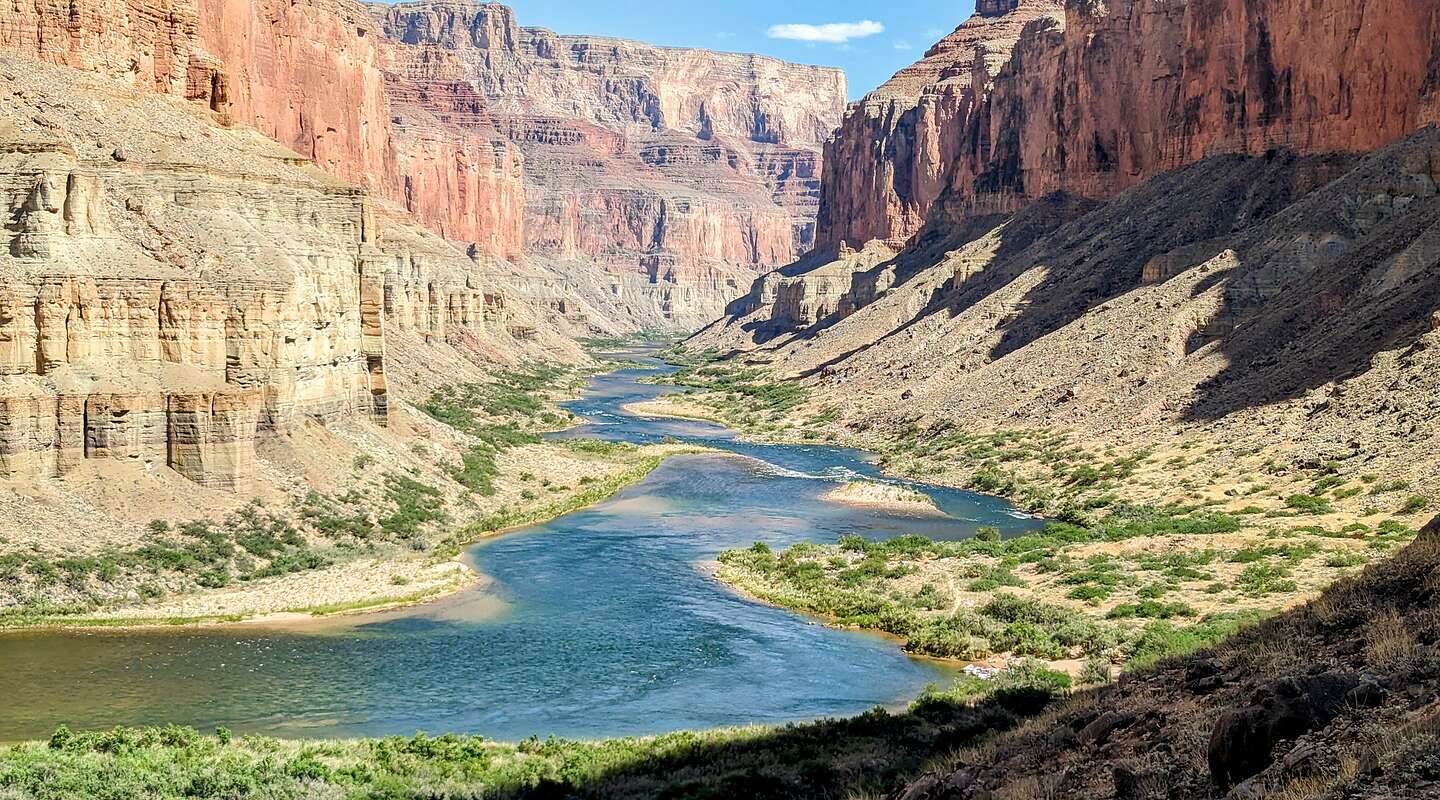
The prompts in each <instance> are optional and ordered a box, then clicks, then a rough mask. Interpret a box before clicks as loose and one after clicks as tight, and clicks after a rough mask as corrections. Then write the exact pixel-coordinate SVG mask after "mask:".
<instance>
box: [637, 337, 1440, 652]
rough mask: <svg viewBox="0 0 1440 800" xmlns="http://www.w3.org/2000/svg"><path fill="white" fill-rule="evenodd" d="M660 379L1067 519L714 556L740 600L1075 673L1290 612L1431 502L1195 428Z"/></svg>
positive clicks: (919, 644)
mask: <svg viewBox="0 0 1440 800" xmlns="http://www.w3.org/2000/svg"><path fill="white" fill-rule="evenodd" d="M682 361H683V359H682ZM671 380H672V381H673V382H675V383H677V384H679V385H681V386H688V387H690V390H689V391H688V392H687V393H685V394H682V395H677V396H676V398H675V400H674V401H672V400H671V399H669V398H661V399H659V400H657V401H655V402H653V403H651V404H649V406H648V407H647V409H646V410H647V412H648V413H651V414H656V415H660V414H664V413H665V406H666V405H667V404H668V403H670V402H679V403H683V404H684V406H683V408H684V411H683V415H684V416H693V415H696V414H698V413H699V412H696V411H695V410H694V409H695V408H703V409H705V413H707V414H709V415H710V416H712V417H713V418H714V419H716V420H718V421H721V422H723V423H725V424H728V425H733V426H738V428H739V429H740V430H742V431H743V435H744V436H745V437H746V438H748V439H752V440H756V441H765V442H774V443H789V444H803V443H807V442H815V441H824V442H826V443H831V444H839V445H847V446H853V447H857V448H861V449H867V450H869V451H871V452H876V453H879V454H880V456H881V460H880V466H881V467H882V469H883V470H884V471H885V472H886V473H887V474H890V475H894V476H896V477H903V478H910V479H913V480H921V481H925V482H928V483H934V484H938V485H945V486H952V487H955V488H963V489H969V490H973V491H978V492H982V493H986V494H992V495H997V496H1001V497H1005V498H1007V499H1010V500H1012V501H1014V502H1016V503H1017V504H1018V505H1020V506H1021V507H1022V508H1026V509H1027V510H1030V511H1032V512H1036V513H1040V514H1043V515H1046V516H1050V517H1051V518H1059V519H1061V520H1063V522H1061V523H1058V524H1054V525H1051V526H1049V527H1048V528H1046V529H1045V530H1044V531H1041V532H1039V533H1036V534H1031V535H1027V536H1022V537H1019V538H1017V539H1015V540H1007V541H1006V542H1004V543H1001V542H999V537H998V535H996V533H995V532H993V531H992V532H989V533H988V534H986V532H985V531H983V530H982V536H981V539H982V541H975V542H970V543H941V542H929V541H926V540H923V539H919V538H918V537H906V541H899V542H896V543H894V544H893V545H891V546H883V545H882V546H876V545H871V544H869V543H865V542H863V540H859V539H858V537H855V540H854V541H851V542H849V543H846V542H841V543H837V544H829V545H819V546H816V545H808V544H807V545H798V546H796V547H793V548H790V549H788V550H785V551H782V552H773V553H772V552H770V551H769V550H768V549H767V548H763V546H760V545H757V546H756V548H752V549H748V550H746V549H741V550H734V551H730V552H727V553H726V554H724V555H723V556H722V558H721V561H722V566H721V567H720V568H719V569H718V570H717V573H716V577H717V579H719V580H721V581H722V582H725V583H727V584H728V585H731V586H732V587H735V588H737V589H739V590H741V591H742V592H744V593H745V594H746V595H747V596H751V597H755V598H758V599H761V600H763V601H765V602H768V603H772V604H775V605H778V606H781V607H785V608H789V609H791V610H795V611H799V612H802V613H808V614H812V615H815V616H817V617H818V618H820V619H823V620H826V621H827V622H830V623H832V624H836V625H839V626H842V627H859V628H866V629H872V630H879V631H884V632H887V633H890V634H893V635H896V636H899V637H901V639H902V640H903V641H904V642H905V646H906V649H907V650H908V651H910V652H913V653H917V654H925V655H931V656H940V657H946V658H954V659H959V660H963V661H973V660H976V659H982V658H986V659H998V660H999V662H1000V663H1004V662H1005V661H1007V660H1010V659H1014V658H1019V657H1030V656H1035V657H1041V658H1044V659H1046V660H1048V661H1051V662H1052V663H1054V664H1057V665H1059V664H1062V663H1068V664H1069V665H1070V666H1071V667H1072V670H1071V671H1072V672H1073V671H1075V670H1074V669H1073V667H1075V665H1077V664H1078V663H1082V662H1079V661H1077V659H1095V660H1097V662H1098V661H1103V662H1105V663H1108V664H1119V663H1126V662H1129V661H1131V660H1135V659H1138V660H1140V661H1141V662H1142V663H1143V662H1144V661H1147V660H1153V659H1154V658H1155V657H1157V654H1159V655H1164V654H1169V653H1173V652H1176V651H1177V649H1182V650H1183V649H1184V648H1186V647H1194V646H1198V645H1199V644H1201V643H1204V642H1208V641H1213V640H1214V639H1215V638H1216V637H1217V636H1219V635H1222V634H1223V633H1224V632H1226V631H1228V630H1233V627H1234V626H1233V624H1232V623H1233V622H1234V621H1236V620H1242V621H1243V620H1247V619H1249V620H1253V619H1256V618H1259V617H1263V616H1266V615H1270V614H1274V613H1277V612H1279V611H1283V610H1285V609H1289V608H1293V607H1295V606H1296V605H1299V604H1301V603H1303V602H1305V601H1306V600H1308V599H1310V598H1312V597H1314V596H1315V595H1316V593H1317V592H1318V591H1319V590H1321V589H1323V588H1324V587H1326V586H1328V585H1330V584H1332V583H1334V582H1335V581H1337V580H1339V579H1341V578H1343V577H1345V576H1347V575H1350V574H1352V573H1354V572H1356V571H1358V570H1359V569H1361V568H1362V567H1364V566H1365V565H1366V564H1369V563H1373V562H1375V561H1377V560H1381V559H1383V558H1385V557H1387V556H1388V555H1389V554H1390V553H1392V552H1394V551H1396V550H1397V549H1398V548H1400V547H1402V546H1404V545H1405V544H1406V543H1408V542H1409V541H1410V540H1411V539H1413V537H1414V536H1415V527H1414V525H1413V524H1412V520H1413V519H1418V518H1419V515H1421V514H1423V510H1424V509H1425V508H1426V507H1427V506H1428V499H1427V498H1425V497H1423V496H1412V495H1409V494H1407V489H1408V485H1407V484H1404V483H1403V482H1401V481H1398V480H1395V479H1389V478H1387V477H1386V476H1384V475H1380V474H1369V473H1365V472H1363V471H1362V470H1363V468H1364V467H1363V464H1362V463H1355V464H1353V465H1351V464H1347V463H1345V459H1343V458H1340V459H1338V460H1337V459H1331V460H1328V461H1319V462H1312V463H1294V464H1289V465H1286V464H1282V463H1281V462H1279V461H1278V460H1276V459H1275V458H1274V457H1273V456H1269V455H1267V454H1266V453H1265V451H1264V450H1262V449H1235V450H1231V449H1227V448H1223V447H1216V446H1214V445H1210V446H1204V445H1202V444H1201V443H1200V442H1199V440H1198V438H1197V437H1198V436H1199V435H1200V432H1199V431H1195V430H1186V431H1183V432H1182V434H1181V435H1180V437H1178V438H1179V440H1178V441H1167V442H1165V443H1160V444H1152V445H1151V446H1150V447H1148V448H1147V447H1146V443H1145V442H1141V441H1133V442H1130V443H1129V444H1130V448H1129V449H1121V445H1120V444H1118V443H1110V444H1107V445H1103V446H1096V445H1090V444H1085V443H1081V441H1080V440H1078V439H1077V438H1076V437H1074V436H1071V435H1067V434H1066V433H1064V432H1061V431H1054V430H1047V431H1023V430H1015V431H998V432H990V433H979V432H976V433H972V432H965V431H961V430H957V429H954V428H948V427H942V428H940V429H938V430H931V431H924V430H921V429H919V428H918V427H915V426H910V427H906V428H901V429H898V430H889V431H886V430H878V429H875V428H867V429H865V430H852V429H850V428H848V427H844V426H842V425H840V424H839V421H840V419H841V415H840V413H839V412H838V411H837V410H836V409H834V408H833V407H831V406H825V405H823V404H821V402H819V401H817V400H816V399H814V398H811V397H810V396H809V393H808V390H806V389H805V388H804V387H803V386H795V385H790V384H779V383H776V382H774V381H773V380H772V379H769V378H767V377H766V375H765V373H764V372H763V369H762V368H760V367H757V366H750V365H732V364H726V363H715V362H712V361H708V360H706V359H704V358H699V359H694V360H693V362H692V363H691V364H690V365H689V366H688V367H687V368H685V369H682V370H681V371H680V372H679V373H677V374H676V375H675V376H674V377H673V378H671ZM780 386H791V387H792V388H788V389H780V388H777V387H780ZM1222 461H1224V462H1226V467H1227V468H1216V467H1218V466H1219V465H1220V463H1221V462H1222Z"/></svg>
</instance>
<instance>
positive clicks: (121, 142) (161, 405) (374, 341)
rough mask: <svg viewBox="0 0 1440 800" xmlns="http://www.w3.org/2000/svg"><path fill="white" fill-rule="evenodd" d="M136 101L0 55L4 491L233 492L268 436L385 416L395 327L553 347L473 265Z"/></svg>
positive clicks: (175, 115)
mask: <svg viewBox="0 0 1440 800" xmlns="http://www.w3.org/2000/svg"><path fill="white" fill-rule="evenodd" d="M149 88H150V87H148V86H146V88H144V89H136V88H129V87H125V86H124V85H123V84H120V83H117V82H115V81H114V80H112V79H110V78H109V77H108V76H106V75H105V74H103V72H102V74H95V73H87V72H77V71H74V70H70V69H62V68H56V67H50V66H47V65H45V64H43V63H41V62H39V61H36V60H34V59H33V58H28V57H16V56H14V55H11V54H7V53H0V99H3V104H4V108H5V109H6V114H5V116H4V117H3V119H0V203H3V205H4V207H5V208H6V209H7V210H8V216H7V219H8V220H9V222H8V223H7V225H6V226H5V228H4V230H3V233H0V236H3V240H0V276H3V283H0V478H11V479H25V480H43V479H48V478H51V477H56V476H64V475H66V474H69V473H70V472H72V471H74V470H76V469H77V468H80V467H81V466H83V465H85V464H86V462H103V461H104V460H116V459H123V460H127V461H133V462H135V463H138V464H143V465H144V466H145V467H146V468H147V469H152V468H158V467H169V468H171V469H173V470H175V471H176V472H178V473H180V474H181V475H184V476H186V477H188V478H191V479H193V480H195V481H197V482H199V483H202V484H205V485H207V486H212V487H217V488H222V489H231V490H238V491H244V490H245V489H246V488H247V486H248V485H249V484H250V482H251V478H252V475H253V465H254V460H255V448H256V443H257V441H258V440H259V439H260V438H261V437H266V436H278V435H282V434H285V433H287V432H289V431H291V430H293V429H295V428H296V427H297V426H300V425H305V424H309V423H318V424H320V425H327V426H328V425H332V424H334V423H336V422H340V421H349V420H356V419H359V420H366V419H368V420H370V421H373V422H374V423H377V424H380V425H384V424H386V423H387V421H388V418H389V390H388V386H387V381H386V374H385V369H386V358H387V353H386V338H385V331H386V328H387V326H393V327H396V328H399V329H402V330H414V331H416V332H418V333H419V334H421V335H422V337H423V338H425V339H427V340H428V339H436V338H439V339H450V338H454V337H461V338H480V339H483V340H484V341H486V342H488V343H490V346H491V348H492V349H493V350H494V351H496V352H497V353H498V352H501V351H507V352H509V353H511V354H514V356H515V357H517V358H518V357H523V356H522V355H521V354H522V353H527V352H528V353H532V354H533V353H535V352H536V351H537V350H538V349H543V348H546V347H555V348H558V349H559V350H562V351H563V350H564V346H563V345H561V344H560V343H559V342H558V341H557V337H556V334H555V333H554V332H553V331H550V330H547V329H546V328H545V326H544V323H543V322H541V321H540V320H539V318H538V317H537V316H536V315H534V314H533V313H531V312H529V311H528V310H527V309H526V308H525V304H524V303H522V302H519V298H518V297H517V296H516V295H515V294H514V290H513V289H512V288H510V287H508V286H507V285H506V284H505V283H504V282H503V281H501V280H494V279H490V278H488V277H484V276H482V275H483V273H485V272H487V271H492V272H493V271H496V270H497V266H496V265H493V264H489V263H488V262H487V259H486V258H485V257H483V256H481V255H479V254H477V256H476V257H475V259H471V258H467V257H466V256H465V255H464V254H462V253H461V252H460V251H458V250H456V249H455V248H454V247H452V246H451V245H449V244H448V243H447V242H445V241H443V240H441V239H439V238H438V237H436V236H435V235H434V234H431V233H429V232H427V231H425V230H423V229H420V228H416V227H412V226H413V223H412V222H410V221H408V220H407V219H406V218H404V216H403V215H402V214H401V213H400V212H398V211H391V210H388V209H385V208H383V207H381V208H377V207H376V206H375V204H374V203H373V201H372V200H371V198H370V197H369V196H368V195H367V194H366V193H365V192H363V191H362V190H360V189H357V188H354V187H351V186H347V185H345V184H342V183H339V182H338V181H336V180H335V179H333V178H331V177H329V176H327V175H325V174H324V173H322V172H320V171H318V170H316V169H315V168H314V167H313V166H311V165H310V164H309V163H308V162H307V161H305V160H304V159H302V158H300V156H298V155H297V154H296V153H294V152H293V151H290V150H288V149H286V148H284V147H281V146H280V145H278V144H277V143H275V142H274V141H272V140H270V139H267V138H265V137H263V136H261V135H260V134H259V133H257V132H255V131H254V130H252V129H249V128H240V127H223V126H221V125H219V124H217V121H216V115H215V114H213V113H212V112H211V111H210V110H209V109H208V108H207V107H206V106H204V105H202V104H198V103H194V102H187V101H186V100H184V99H183V98H180V97H176V96H174V95H173V94H170V93H157V92H154V91H150V90H149ZM498 271H500V272H503V271H504V270H503V268H500V269H499V270H498ZM531 357H533V355H532V356H531Z"/></svg>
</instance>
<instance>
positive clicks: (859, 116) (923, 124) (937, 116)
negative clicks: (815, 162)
mask: <svg viewBox="0 0 1440 800" xmlns="http://www.w3.org/2000/svg"><path fill="white" fill-rule="evenodd" d="M1063 5H1064V4H1063V0H1016V2H1012V3H1006V2H992V3H981V4H980V5H979V6H978V7H977V9H976V14H975V16H973V17H971V18H970V19H969V20H967V21H965V22H964V23H963V24H962V25H960V27H958V28H956V29H955V31H954V32H953V33H951V34H950V35H949V36H946V37H945V38H944V39H941V40H940V42H939V43H937V44H936V45H935V46H934V47H932V48H930V50H929V51H927V52H926V53H925V57H924V58H923V59H921V60H920V61H919V62H917V63H915V64H913V65H911V66H909V67H907V68H905V69H903V70H901V71H900V72H899V73H897V74H896V75H895V77H893V78H891V79H890V80H889V81H886V82H885V83H884V84H883V85H881V86H880V87H879V88H877V89H876V90H875V91H873V92H871V93H869V94H867V95H866V96H865V97H864V99H862V100H861V101H860V102H859V103H857V104H855V105H854V106H852V107H851V108H850V109H849V111H848V112H847V113H846V114H845V120H844V122H843V123H842V124H841V127H840V130H839V131H838V132H837V133H836V135H835V137H834V138H833V139H832V140H830V141H829V142H828V143H826V145H825V179H824V182H823V185H822V193H821V204H820V213H819V223H818V231H817V247H818V248H820V249H825V248H833V247H835V246H837V245H839V244H840V243H842V242H844V243H846V244H848V245H849V246H851V247H856V248H858V247H862V246H864V245H865V243H866V242H868V241H870V240H872V239H878V240H880V241H882V242H884V243H885V244H887V245H888V246H890V247H891V248H892V249H899V248H900V247H902V246H903V245H904V244H905V241H906V240H907V239H909V238H910V237H911V236H912V235H913V234H914V233H915V232H916V231H918V230H919V229H920V227H921V225H923V224H924V222H925V218H926V215H927V214H928V213H929V211H930V206H931V205H932V204H933V203H934V202H935V200H936V199H937V198H938V197H939V196H940V193H941V192H942V191H944V189H945V188H946V186H947V183H948V180H949V176H950V172H951V169H952V167H953V166H954V164H955V163H956V162H957V161H958V160H960V159H962V158H964V157H966V156H967V155H969V154H970V153H971V152H972V151H973V150H974V149H975V148H977V147H980V146H981V143H980V142H977V141H976V139H975V138H974V136H973V135H972V134H973V132H974V131H975V129H976V128H977V127H979V126H980V125H981V124H982V123H983V120H982V119H981V116H983V114H984V113H985V112H986V111H988V105H987V104H986V98H987V96H988V92H989V90H990V88H991V82H992V81H993V79H994V77H995V75H996V74H997V73H999V72H1000V69H1001V68H1002V67H1003V66H1004V64H1005V63H1006V62H1007V61H1008V60H1009V58H1010V53H1011V51H1012V50H1013V49H1014V47H1015V43H1016V42H1017V41H1018V40H1019V39H1020V34H1021V31H1022V30H1023V29H1024V27H1025V25H1026V24H1027V23H1029V22H1032V21H1034V20H1037V19H1041V18H1045V19H1057V20H1058V19H1060V17H1061V12H1062V9H1063Z"/></svg>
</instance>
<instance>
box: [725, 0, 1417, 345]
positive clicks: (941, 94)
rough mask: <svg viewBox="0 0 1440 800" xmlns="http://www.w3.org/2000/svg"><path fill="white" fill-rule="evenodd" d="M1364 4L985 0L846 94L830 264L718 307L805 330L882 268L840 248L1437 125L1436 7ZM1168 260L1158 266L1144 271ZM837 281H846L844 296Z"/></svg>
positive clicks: (867, 291)
mask: <svg viewBox="0 0 1440 800" xmlns="http://www.w3.org/2000/svg"><path fill="white" fill-rule="evenodd" d="M1365 11H1366V8H1365V6H1364V4H1355V3H1349V2H1342V1H1341V0H1319V2H1318V3H1300V2H1297V0H1262V1H1261V2H1250V1H1248V0H1184V1H1182V2H1171V1H1168V0H1166V1H1163V2H1162V1H1161V0H1114V1H1112V2H1098V0H1069V2H1063V1H1062V0H990V1H988V2H982V3H980V4H978V5H977V8H976V13H975V15H974V16H973V17H971V18H970V19H969V20H967V21H966V22H964V23H963V24H962V25H960V27H958V28H957V29H956V30H955V31H954V32H953V33H951V34H950V35H949V36H947V37H945V38H944V39H942V40H941V41H940V42H939V43H938V44H936V45H935V46H934V47H933V48H931V49H930V50H929V51H928V52H927V53H926V54H925V57H924V58H922V59H921V60H920V61H919V62H917V63H916V64H914V65H912V66H910V67H907V68H906V69H904V70H901V71H900V72H899V73H897V74H896V75H895V77H893V78H892V79H891V80H890V81H888V82H886V83H885V84H884V85H882V86H881V87H879V88H878V89H876V90H875V91H873V92H871V93H870V94H869V95H867V96H866V97H865V98H864V100H862V101H861V102H859V103H857V104H855V105H853V106H852V107H851V108H850V109H849V110H848V111H847V113H846V115H845V119H844V121H843V122H842V124H841V127H840V130H839V131H838V133H837V134H836V136H835V137H834V138H833V139H832V140H831V141H829V142H828V143H827V145H826V147H825V157H824V159H823V161H824V175H825V177H824V182H823V186H822V196H821V205H820V211H819V216H818V219H817V230H816V250H817V251H818V252H820V253H825V254H827V257H826V258H808V259H805V260H804V261H801V262H798V263H796V264H794V265H792V266H790V267H788V268H786V269H785V270H783V271H782V273H781V274H780V275H772V276H765V277H764V278H762V279H761V281H759V282H757V283H756V284H755V285H754V286H753V287H752V291H751V292H750V294H749V295H748V296H747V300H746V301H745V302H742V303H739V304H737V305H735V306H733V307H732V308H731V309H730V314H729V317H730V318H731V319H738V318H740V317H750V316H758V317H759V320H758V321H756V322H755V324H754V325H751V326H750V329H751V330H769V331H776V330H795V329H798V328H803V327H806V326H808V325H813V324H815V323H814V320H813V319H812V318H813V317H815V315H816V312H817V310H819V311H823V312H828V313H829V314H832V315H833V314H840V315H844V314H846V313H849V312H850V311H852V310H854V309H855V308H858V307H861V306H864V305H866V304H867V303H868V302H870V301H871V300H873V299H874V298H876V297H878V296H880V295H882V294H883V293H884V291H885V290H886V281H887V280H890V277H887V276H893V275H895V269H894V268H887V269H879V270H877V269H876V268H875V264H874V263H873V261H871V260H869V259H865V260H858V261H857V260H855V259H853V258H851V257H850V256H848V255H847V254H848V253H852V252H855V251H860V250H864V249H867V246H868V245H872V244H873V245H881V246H883V247H885V248H888V249H889V250H891V251H894V252H896V253H900V252H901V251H902V250H903V249H904V248H906V247H907V246H909V247H910V248H912V250H914V251H916V252H919V251H921V250H924V249H925V248H926V247H930V246H933V245H934V244H935V243H937V242H942V241H945V240H949V239H952V238H957V237H958V238H959V239H962V240H963V239H964V236H963V235H961V234H962V233H963V232H964V231H966V230H968V229H970V228H971V227H975V226H977V225H982V223H983V222H984V221H985V220H986V219H988V218H992V217H995V216H996V215H1003V214H1010V213H1014V212H1016V211H1018V210H1020V209H1023V208H1025V207H1027V206H1029V205H1030V204H1032V203H1034V202H1036V201H1037V200H1040V199H1042V198H1045V197H1047V196H1050V195H1054V194H1056V193H1065V194H1067V195H1069V196H1074V197H1080V198H1086V199H1089V200H1104V199H1108V198H1111V197H1114V196H1116V195H1117V194H1119V193H1121V192H1123V191H1125V190H1127V189H1129V188H1132V187H1134V186H1137V185H1138V184H1140V183H1142V182H1144V181H1145V180H1147V179H1149V178H1152V177H1155V176H1157V175H1159V174H1162V173H1164V172H1167V171H1169V170H1173V169H1177V168H1180V167H1183V166H1186V165H1188V164H1192V163H1195V162H1197V161H1200V160H1202V159H1204V158H1206V157H1209V156H1215V155H1223V154H1245V155H1254V156H1260V155H1265V154H1267V153H1271V152H1275V151H1280V150H1287V151H1291V152H1294V153H1298V154H1301V155H1325V154H1330V153H1363V152H1370V151H1373V150H1375V149H1377V148H1379V147H1381V146H1384V145H1386V144H1387V143H1390V142H1392V141H1395V140H1397V139H1399V138H1401V137H1404V136H1406V135H1408V134H1410V133H1413V132H1414V131H1416V130H1418V129H1420V128H1422V127H1424V126H1425V125H1428V124H1432V123H1435V122H1437V121H1440V6H1436V5H1435V4H1434V3H1433V2H1429V1H1428V0H1402V2H1401V3H1400V4H1399V5H1398V6H1395V7H1387V9H1386V11H1385V13H1384V14H1375V13H1371V14H1366V13H1365ZM1321 177H1323V176H1321ZM1330 177H1332V178H1333V177H1334V176H1333V175H1331V176H1330ZM981 229H982V230H983V226H982V227H981ZM911 260H912V261H913V260H914V259H911ZM921 260H923V259H921ZM1181 260H1182V261H1183V259H1181ZM852 266H853V269H851V267H852ZM1176 268H1177V267H1175V266H1174V265H1167V264H1161V263H1158V262H1157V263H1156V264H1154V265H1152V267H1151V272H1154V273H1155V275H1153V276H1152V278H1154V279H1158V276H1159V275H1160V274H1161V273H1165V272H1167V271H1173V270H1174V269H1176ZM847 272H848V273H849V274H850V275H851V276H853V282H852V283H853V285H852V287H851V289H850V290H849V291H848V292H844V293H839V292H837V287H838V286H840V285H843V284H845V283H846V274H847ZM782 285H783V286H784V287H786V288H785V290H784V291H781V290H780V287H781V286H782ZM842 295H843V296H842ZM825 297H829V298H835V299H833V300H827V301H823V302H817V299H818V298H825ZM764 298H769V299H764ZM796 298H799V300H796ZM762 300H763V302H762ZM767 309H769V310H767ZM736 312H739V313H738V314H737V313H736ZM822 318H823V315H822Z"/></svg>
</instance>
